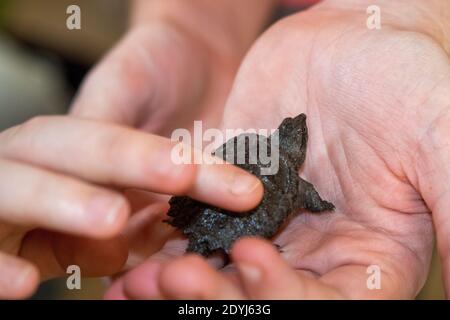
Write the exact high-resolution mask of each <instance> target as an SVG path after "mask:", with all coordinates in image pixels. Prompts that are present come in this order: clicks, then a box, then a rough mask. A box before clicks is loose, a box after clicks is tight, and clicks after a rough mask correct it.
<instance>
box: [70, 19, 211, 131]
mask: <svg viewBox="0 0 450 320" xmlns="http://www.w3.org/2000/svg"><path fill="white" fill-rule="evenodd" d="M191 48H192V43H191V42H188V41H186V40H185V37H183V36H180V34H179V31H178V30H177V29H175V28H172V27H170V26H169V25H168V24H157V23H154V24H152V25H149V26H145V27H142V28H135V29H134V30H133V31H132V32H130V33H128V35H127V36H126V37H125V38H124V39H123V40H122V41H121V42H120V44H119V45H118V46H117V47H116V48H115V49H114V50H113V51H112V52H111V53H110V54H109V55H108V56H107V57H106V58H105V59H104V60H103V61H102V62H101V63H100V65H99V66H97V67H96V68H95V69H94V71H93V72H92V73H91V74H90V75H89V76H88V78H87V80H86V81H85V82H84V84H83V86H82V89H81V91H80V93H79V95H78V97H77V99H76V101H75V103H74V106H73V108H72V114H73V115H76V116H80V117H86V118H90V119H98V120H103V121H111V122H115V123H121V124H127V125H134V124H135V123H137V122H138V121H139V120H141V119H139V117H140V116H141V114H142V113H141V112H139V108H145V109H146V112H147V113H148V114H151V115H152V119H153V120H154V121H152V123H154V124H158V123H166V122H167V121H168V120H173V119H167V118H168V115H170V114H171V113H172V112H173V109H174V108H175V107H177V106H179V105H184V106H186V105H195V104H194V103H192V101H193V100H194V99H197V98H198V96H199V90H200V89H201V88H202V86H201V85H199V84H203V82H204V80H205V79H204V77H205V75H206V74H205V72H204V71H205V69H204V68H201V67H194V66H199V65H202V64H203V63H204V59H202V57H200V56H199V55H198V54H196V53H194V52H192V49H191ZM174 52H178V53H177V55H176V58H175V57H174V56H172V55H171V53H174ZM180 52H182V53H181V54H180ZM187 70H189V71H187ZM191 111H192V110H191ZM146 129H148V130H150V131H152V132H157V131H158V130H159V128H158V127H157V126H155V127H153V128H146Z"/></svg>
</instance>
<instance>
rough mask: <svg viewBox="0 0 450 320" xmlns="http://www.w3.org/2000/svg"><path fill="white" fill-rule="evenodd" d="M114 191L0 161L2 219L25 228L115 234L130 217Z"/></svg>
mask: <svg viewBox="0 0 450 320" xmlns="http://www.w3.org/2000/svg"><path fill="white" fill-rule="evenodd" d="M128 211H129V209H128V205H127V203H126V201H125V199H124V198H123V197H122V196H121V195H119V194H116V193H114V192H111V191H108V190H105V189H102V188H98V187H93V186H90V185H87V184H84V183H81V182H79V181H77V180H75V179H72V178H69V177H65V176H61V175H58V174H53V173H50V172H46V171H43V170H41V169H37V168H33V167H29V166H25V165H22V164H19V163H13V162H10V161H5V160H0V220H2V221H6V222H9V223H12V224H18V225H22V226H25V227H42V228H48V229H51V230H55V231H64V232H68V233H71V234H78V235H86V236H92V237H111V236H113V235H115V234H117V232H119V231H120V230H121V229H122V228H123V226H124V224H125V222H126V220H127V217H128Z"/></svg>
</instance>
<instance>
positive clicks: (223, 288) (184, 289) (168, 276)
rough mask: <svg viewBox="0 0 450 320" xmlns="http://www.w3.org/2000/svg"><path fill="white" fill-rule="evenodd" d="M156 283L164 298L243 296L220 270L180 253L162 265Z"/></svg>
mask: <svg viewBox="0 0 450 320" xmlns="http://www.w3.org/2000/svg"><path fill="white" fill-rule="evenodd" d="M159 287H160V290H161V291H162V292H163V294H164V296H165V297H166V298H168V299H179V300H185V299H188V300H193V299H206V300H212V299H214V300H230V299H243V298H244V296H243V295H242V293H241V292H240V290H239V289H238V288H237V287H236V286H235V285H234V283H233V282H232V281H231V280H230V279H228V278H227V277H226V276H225V275H224V274H221V273H220V272H219V271H217V270H215V269H214V268H212V267H211V266H210V265H209V264H208V263H207V262H206V261H205V260H204V259H203V258H201V257H199V256H195V255H190V256H184V257H181V258H179V259H176V260H175V261H173V262H170V263H168V264H167V265H165V266H163V268H162V269H161V271H160V277H159Z"/></svg>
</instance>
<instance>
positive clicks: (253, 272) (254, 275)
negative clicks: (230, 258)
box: [237, 263, 262, 283]
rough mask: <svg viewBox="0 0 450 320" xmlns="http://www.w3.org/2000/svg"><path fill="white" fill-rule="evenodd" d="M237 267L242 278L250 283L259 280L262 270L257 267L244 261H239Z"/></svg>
mask: <svg viewBox="0 0 450 320" xmlns="http://www.w3.org/2000/svg"><path fill="white" fill-rule="evenodd" d="M237 269H238V271H239V273H240V274H241V276H242V277H243V278H244V280H246V281H248V282H251V283H258V282H260V281H261V278H262V272H261V270H260V269H259V268H257V267H254V266H252V265H249V264H246V263H239V264H238V265H237Z"/></svg>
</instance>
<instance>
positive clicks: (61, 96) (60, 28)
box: [0, 0, 444, 299]
mask: <svg viewBox="0 0 450 320" xmlns="http://www.w3.org/2000/svg"><path fill="white" fill-rule="evenodd" d="M72 4H77V5H79V6H80V7H81V10H82V12H81V19H82V29H81V30H73V31H69V30H67V28H66V19H67V14H66V9H67V7H68V6H69V5H72ZM127 7H128V1H127V0H0V26H1V29H0V130H3V129H5V128H7V127H9V126H12V125H14V124H17V123H20V122H22V121H24V120H26V119H28V118H29V117H32V116H34V115H37V114H53V113H64V112H66V111H67V108H68V106H69V105H70V101H71V99H72V98H73V95H74V94H75V92H76V90H77V88H78V86H79V84H80V82H81V81H82V79H83V77H84V76H85V74H86V72H87V71H88V70H89V69H90V68H91V67H92V65H93V64H94V63H95V62H96V61H98V60H99V59H100V58H101V57H102V55H103V54H104V53H105V52H106V51H107V50H108V49H109V48H111V46H113V45H114V43H115V42H116V41H117V40H118V39H119V38H120V37H121V35H122V34H123V32H124V31H125V30H126V25H127V18H126V17H127ZM104 286H105V281H103V280H102V279H83V281H82V290H79V291H77V290H75V291H69V290H68V289H67V288H66V284H65V280H59V281H51V282H49V283H47V284H45V285H43V286H42V288H41V289H40V290H39V292H38V294H37V295H36V297H35V299H96V298H101V297H102V293H103V290H104ZM418 298H419V299H442V298H444V294H443V288H442V280H441V276H440V269H439V267H438V260H437V257H436V255H435V257H434V258H433V263H432V268H431V272H430V276H429V279H428V282H427V284H426V286H425V288H424V289H423V290H422V292H421V294H420V295H419V297H418Z"/></svg>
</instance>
